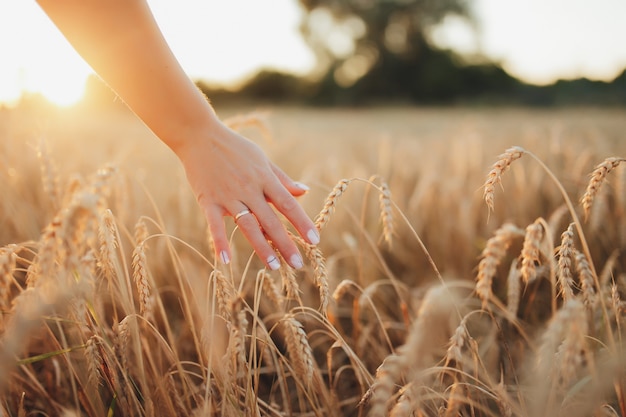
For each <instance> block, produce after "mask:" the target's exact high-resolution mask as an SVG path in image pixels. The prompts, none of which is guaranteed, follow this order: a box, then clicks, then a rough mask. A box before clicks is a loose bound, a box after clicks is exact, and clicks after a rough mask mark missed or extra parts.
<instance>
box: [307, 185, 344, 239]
mask: <svg viewBox="0 0 626 417" xmlns="http://www.w3.org/2000/svg"><path fill="white" fill-rule="evenodd" d="M348 184H350V180H347V179H342V180H340V181H339V182H338V183H337V184H336V185H335V187H334V188H333V189H332V191H331V192H330V194H328V197H326V201H325V202H324V206H323V207H322V210H321V211H320V212H319V214H318V215H317V217H316V218H315V226H316V227H317V230H321V229H322V228H323V227H324V226H325V225H326V223H328V220H330V216H331V215H332V214H333V212H334V211H335V207H336V206H337V200H339V197H341V195H342V194H343V193H344V192H345V191H346V188H348Z"/></svg>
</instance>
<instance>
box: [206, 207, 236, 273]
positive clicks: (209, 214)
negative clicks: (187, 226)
mask: <svg viewBox="0 0 626 417" xmlns="http://www.w3.org/2000/svg"><path fill="white" fill-rule="evenodd" d="M204 215H205V217H206V219H207V223H208V224H209V232H210V234H211V238H212V239H213V246H214V248H215V256H216V257H217V258H218V259H219V260H220V261H221V262H222V263H223V264H225V265H227V264H229V263H230V259H231V256H230V245H229V244H228V237H227V235H226V227H225V226H224V214H223V212H222V210H219V209H210V208H209V209H206V208H205V210H204Z"/></svg>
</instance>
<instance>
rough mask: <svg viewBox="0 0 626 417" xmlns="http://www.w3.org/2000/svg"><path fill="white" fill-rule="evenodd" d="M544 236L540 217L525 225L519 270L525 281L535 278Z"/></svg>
mask: <svg viewBox="0 0 626 417" xmlns="http://www.w3.org/2000/svg"><path fill="white" fill-rule="evenodd" d="M543 237H544V230H543V226H542V225H541V222H540V219H537V220H536V221H535V222H534V223H532V224H530V225H528V226H527V227H526V235H525V236H524V244H523V246H522V253H521V259H522V265H521V267H520V272H521V273H522V279H523V280H524V282H525V283H527V284H528V283H529V282H532V281H534V280H535V279H536V278H537V265H538V264H539V263H540V261H541V258H540V253H541V241H542V239H543Z"/></svg>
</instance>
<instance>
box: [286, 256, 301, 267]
mask: <svg viewBox="0 0 626 417" xmlns="http://www.w3.org/2000/svg"><path fill="white" fill-rule="evenodd" d="M289 263H290V264H291V266H292V267H294V268H295V269H300V268H302V267H303V266H304V262H303V261H302V256H300V254H295V255H291V258H289Z"/></svg>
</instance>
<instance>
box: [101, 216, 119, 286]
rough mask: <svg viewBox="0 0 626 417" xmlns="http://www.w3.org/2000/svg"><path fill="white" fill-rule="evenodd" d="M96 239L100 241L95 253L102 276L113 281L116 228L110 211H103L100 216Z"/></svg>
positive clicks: (116, 243) (114, 273) (116, 245)
mask: <svg viewBox="0 0 626 417" xmlns="http://www.w3.org/2000/svg"><path fill="white" fill-rule="evenodd" d="M98 239H99V241H100V250H99V251H98V253H97V256H98V266H99V267H100V268H101V269H102V271H103V272H104V276H105V277H107V278H108V279H109V280H111V281H112V280H113V279H114V278H115V275H116V268H115V263H114V261H113V260H114V259H115V257H116V256H115V251H116V249H117V247H118V242H117V228H116V227H115V219H114V218H113V213H112V212H111V210H109V209H107V210H104V211H103V212H102V214H101V216H100V224H99V228H98Z"/></svg>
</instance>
